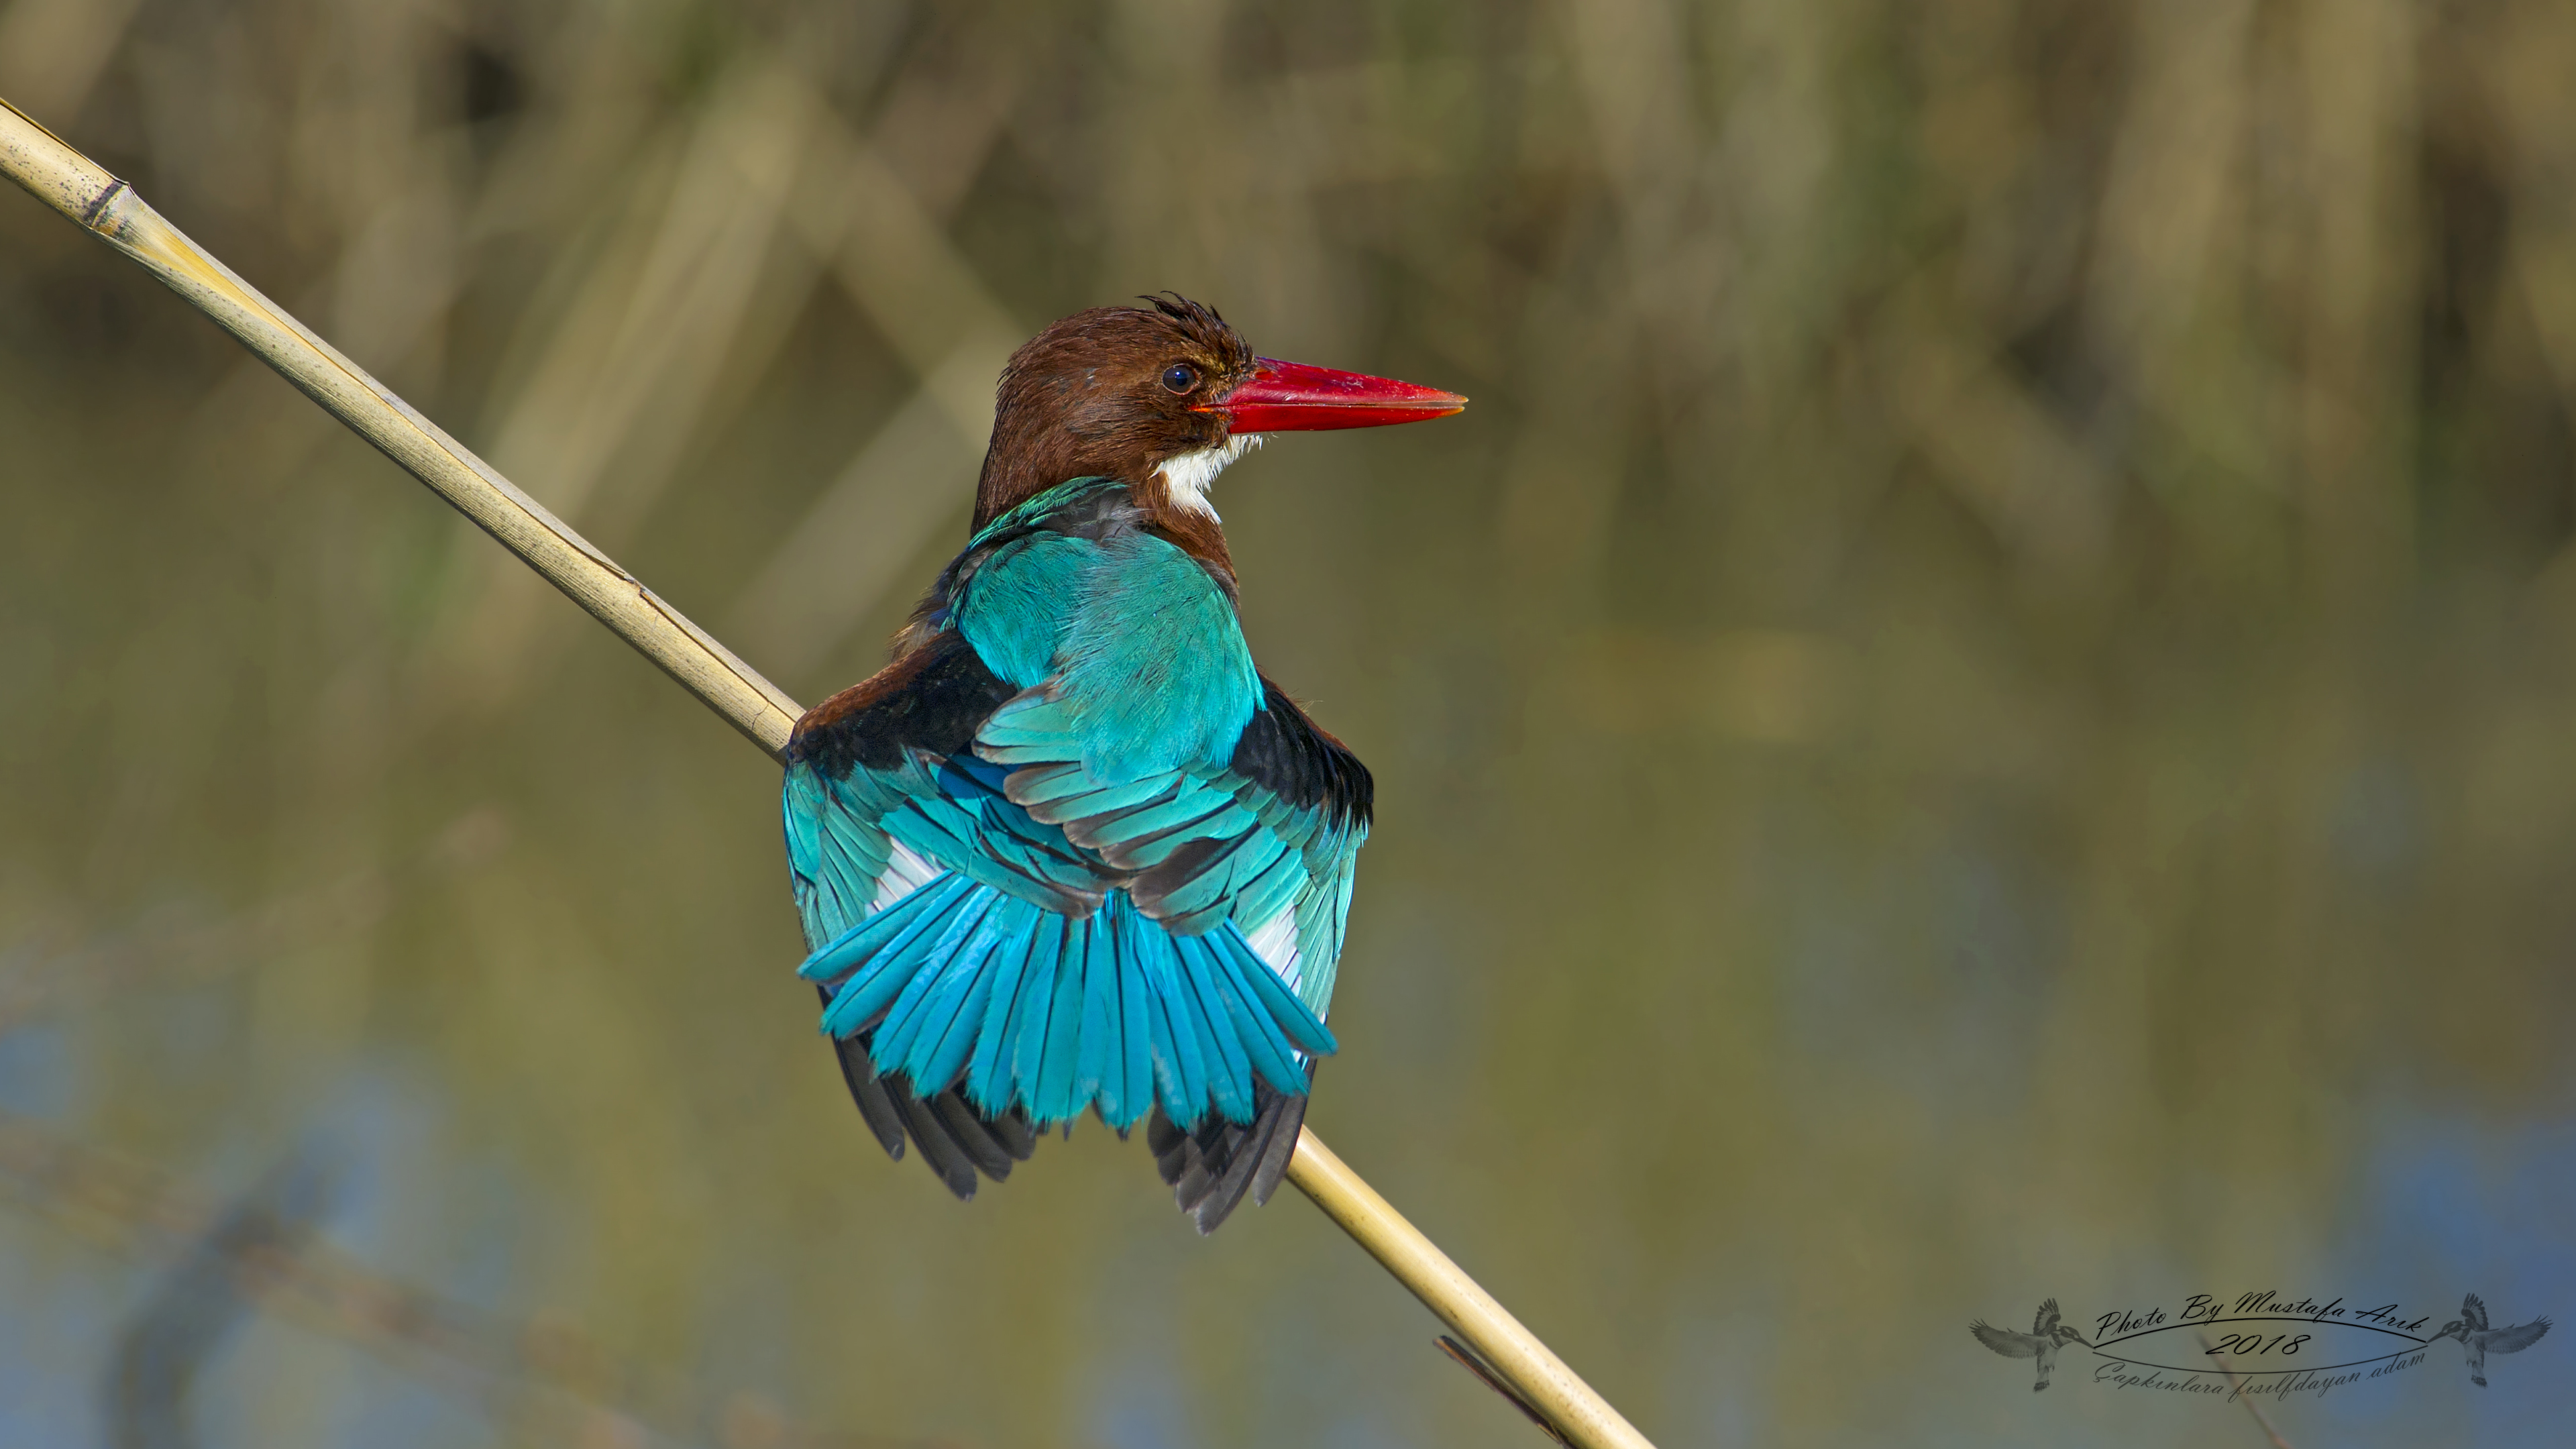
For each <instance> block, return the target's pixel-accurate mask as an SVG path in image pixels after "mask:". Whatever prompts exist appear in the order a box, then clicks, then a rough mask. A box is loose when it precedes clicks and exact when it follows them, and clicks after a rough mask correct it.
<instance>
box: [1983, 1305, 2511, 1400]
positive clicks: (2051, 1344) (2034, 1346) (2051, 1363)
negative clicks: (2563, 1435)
mask: <svg viewBox="0 0 2576 1449" xmlns="http://www.w3.org/2000/svg"><path fill="white" fill-rule="evenodd" d="M1968 1331H1969V1332H1970V1333H1973V1334H1975V1335H1976V1336H1977V1342H1979V1343H1982V1344H1984V1345H1985V1346H1986V1347H1988V1348H1991V1349H1993V1350H1994V1351H1995V1352H1997V1353H1999V1354H2002V1355H2003V1356H2004V1357H2006V1358H2035V1359H2038V1360H2039V1382H2038V1383H2035V1384H2033V1385H2031V1386H2030V1388H2031V1392H2032V1393H2037V1392H2039V1391H2040V1390H2041V1389H2044V1388H2047V1387H2048V1374H2049V1371H2050V1370H2051V1369H2054V1368H2056V1367H2057V1351H2058V1350H2059V1349H2060V1348H2063V1347H2065V1346H2066V1345H2067V1344H2070V1343H2080V1344H2083V1345H2084V1346H2085V1347H2086V1348H2091V1347H2092V1346H2093V1344H2092V1341H2091V1340H2089V1339H2087V1338H2086V1337H2085V1336H2084V1335H2083V1334H2080V1333H2077V1332H2076V1331H2075V1330H2074V1328H2072V1327H2071V1326H2069V1325H2067V1324H2064V1323H2061V1322H2059V1321H2058V1316H2057V1300H2056V1299H2054V1298H2051V1299H2049V1300H2048V1301H2047V1302H2045V1303H2043V1304H2041V1305H2039V1317H2038V1319H2037V1320H2036V1321H2035V1322H2033V1323H2032V1324H2031V1326H2030V1332H2028V1333H2014V1332H2013V1331H2011V1330H2010V1329H2004V1328H1997V1327H1995V1326H1994V1325H1992V1324H1990V1323H1988V1322H1986V1321H1985V1320H1984V1319H1982V1318H1981V1319H1978V1320H1977V1321H1976V1322H1974V1323H1971V1324H1969V1325H1968ZM2534 1336H2535V1337H2537V1335H2534ZM2516 1347H2520V1345H2519V1344H2517V1345H2516Z"/></svg>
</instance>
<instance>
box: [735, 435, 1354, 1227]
mask: <svg viewBox="0 0 2576 1449" xmlns="http://www.w3.org/2000/svg"><path fill="white" fill-rule="evenodd" d="M1155 521H1156V520H1155V515H1154V513H1153V511H1152V510H1151V509H1150V508H1148V507H1147V506H1145V503H1144V502H1143V501H1142V500H1140V499H1139V498H1138V497H1137V490H1136V489H1135V488H1134V487H1133V486H1131V485H1129V484H1126V483H1123V482H1120V481H1118V480H1114V479H1107V478H1086V479H1077V480H1074V481H1072V482H1070V483H1066V484H1063V485H1060V486H1057V487H1055V488H1051V489H1048V490H1046V491H1045V492H1043V493H1041V494H1040V495H1038V496H1037V497H1034V498H1031V499H1029V500H1027V501H1026V502H1024V503H1022V504H1020V505H1019V506H1017V507H1014V508H1012V509H1011V510H1009V511H1008V512H1007V513H1005V514H1003V515H1002V516H1001V517H999V518H996V519H995V520H993V521H992V522H991V523H990V524H988V525H987V526H986V527H984V528H983V529H981V530H979V531H978V532H977V534H976V536H975V537H974V539H973V540H972V541H971V542H970V543H969V545H968V547H967V549H966V550H965V552H963V553H961V554H960V555H959V556H958V558H957V560H956V561H955V562H954V563H952V564H951V565H950V566H949V568H948V569H947V570H946V571H945V572H944V573H943V574H942V576H941V579H940V582H939V584H938V586H937V587H936V588H934V590H933V591H932V594H931V597H930V598H929V600H927V601H926V602H925V605H924V608H923V610H922V611H921V614H920V616H919V618H918V620H917V623H916V626H915V628H914V630H913V631H912V633H911V635H910V638H911V640H912V643H911V647H910V648H909V649H908V650H907V652H905V653H904V654H903V655H902V657H900V658H898V659H897V660H896V661H895V662H894V663H893V664H891V665H889V666H888V667H887V669H885V670H884V671H882V672H880V673H879V674H878V675H877V676H875V677H874V678H872V679H870V680H868V681H866V682H865V683H862V684H860V685H858V686H856V687H854V688H853V689H851V690H848V691H845V692H844V693H843V694H841V695H838V696H835V697H834V698H833V699H832V700H830V701H827V702H826V703H825V704H824V705H822V706H821V707H819V708H817V709H816V710H814V711H813V712H812V713H810V714H808V715H807V716H806V717H805V719H804V720H802V721H800V722H799V724H798V727H797V730H796V734H795V736H794V738H793V740H792V741H791V743H790V745H789V752H788V754H789V764H788V772H787V780H786V787H785V793H784V796H783V814H784V817H785V825H786V833H787V842H788V855H789V862H790V867H791V872H792V875H793V879H794V883H795V888H796V899H797V906H798V910H799V913H800V916H801V917H802V919H803V924H804V928H805V935H806V943H807V947H808V951H809V954H808V957H807V959H806V962H805V964H804V966H803V967H802V968H801V974H803V975H804V976H806V977H807V978H808V979H809V980H812V981H814V982H816V983H817V984H818V986H820V987H821V988H823V991H824V995H825V1000H826V1008H825V1012H824V1026H825V1028H826V1029H827V1030H828V1031H829V1032H830V1033H831V1034H832V1035H833V1036H834V1038H835V1040H836V1042H838V1043H839V1045H840V1048H841V1052H842V1060H843V1065H844V1068H845V1071H846V1073H847V1074H848V1076H849V1078H850V1084H851V1088H852V1092H853V1095H854V1096H856V1097H857V1098H858V1101H859V1105H860V1108H861V1110H862V1113H863V1114H864V1115H865V1116H866V1117H867V1118H868V1120H869V1122H870V1124H871V1126H872V1127H873V1128H874V1129H875V1131H876V1132H877V1135H878V1136H879V1138H880V1140H881V1141H883V1142H884V1143H885V1144H886V1146H887V1147H888V1150H889V1151H892V1152H896V1153H898V1154H899V1153H900V1151H901V1149H902V1146H903V1143H904V1140H905V1139H906V1137H907V1136H908V1137H909V1138H910V1139H911V1140H913V1141H915V1142H917V1143H920V1144H921V1147H922V1151H923V1153H924V1154H925V1156H929V1157H931V1158H932V1166H933V1168H934V1169H935V1170H937V1171H938V1172H939V1173H940V1175H941V1177H942V1178H943V1180H945V1181H946V1182H947V1183H948V1184H949V1186H950V1187H951V1188H952V1189H955V1190H957V1191H959V1192H960V1194H961V1195H965V1194H967V1193H971V1191H972V1189H973V1185H974V1180H975V1175H976V1173H977V1172H978V1171H982V1172H983V1173H985V1175H988V1176H995V1177H999V1176H1001V1175H1002V1174H1003V1173H1006V1172H1007V1171H1008V1170H1009V1166H1010V1164H1011V1163H1012V1162H1014V1161H1017V1160H1020V1159H1022V1158H1024V1157H1025V1156H1026V1155H1027V1149H1028V1148H1030V1147H1031V1146H1033V1145H1034V1141H1035V1135H1036V1133H1038V1132H1040V1131H1043V1130H1044V1129H1045V1128H1046V1127H1047V1126H1048V1125H1050V1124H1052V1123H1055V1122H1060V1121H1066V1120H1069V1119H1070V1118H1072V1117H1074V1116H1076V1115H1078V1114H1080V1113H1081V1112H1083V1111H1086V1110H1089V1111H1096V1112H1097V1113H1098V1114H1099V1115H1100V1116H1101V1117H1102V1118H1103V1119H1104V1120H1106V1121H1107V1122H1108V1123H1109V1124H1110V1125H1111V1126H1113V1127H1116V1128H1118V1129H1119V1130H1120V1131H1122V1132H1123V1131H1125V1130H1126V1129H1127V1128H1129V1127H1130V1126H1132V1125H1133V1124H1134V1123H1135V1122H1136V1121H1138V1120H1139V1119H1141V1118H1143V1117H1144V1116H1146V1115H1147V1113H1148V1112H1153V1111H1159V1113H1160V1114H1161V1115H1162V1117H1163V1118H1166V1119H1168V1122H1166V1123H1163V1124H1159V1125H1158V1128H1157V1131H1156V1133H1155V1134H1154V1136H1155V1140H1156V1155H1157V1160H1158V1163H1160V1164H1162V1165H1163V1167H1164V1175H1165V1179H1166V1181H1169V1182H1173V1183H1174V1185H1175V1188H1176V1192H1177V1193H1178V1195H1179V1196H1180V1197H1181V1198H1182V1199H1183V1205H1184V1206H1185V1207H1196V1208H1197V1209H1198V1210H1199V1213H1200V1220H1201V1223H1202V1226H1203V1227H1212V1226H1213V1225H1214V1223H1213V1221H1212V1220H1211V1215H1210V1211H1209V1209H1210V1208H1211V1207H1213V1208H1214V1209H1215V1211H1214V1213H1213V1217H1214V1218H1217V1219H1221V1218H1222V1216H1223V1212H1224V1210H1226V1209H1230V1208H1231V1207H1232V1205H1233V1203H1234V1202H1235V1201H1237V1200H1239V1199H1240V1197H1241V1196H1243V1195H1244V1193H1245V1192H1246V1191H1247V1190H1249V1191H1252V1192H1253V1193H1254V1195H1256V1196H1260V1197H1266V1196H1267V1194H1268V1186H1269V1184H1271V1183H1275V1181H1276V1180H1277V1171H1278V1169H1280V1168H1283V1167H1284V1165H1285V1162H1286V1154H1285V1151H1284V1150H1282V1149H1281V1148H1280V1146H1279V1144H1280V1141H1281V1135H1282V1132H1283V1130H1284V1133H1285V1137H1286V1139H1287V1140H1288V1142H1289V1143H1291V1144H1292V1145H1293V1140H1294V1137H1295V1122H1294V1120H1293V1117H1294V1116H1295V1115H1296V1114H1301V1113H1302V1110H1303V1097H1304V1093H1305V1091H1306V1087H1307V1083H1308V1080H1309V1072H1310V1070H1311V1063H1312V1059H1313V1058H1314V1057H1316V1056H1320V1055H1325V1054H1329V1053H1330V1052H1332V1051H1333V1050H1334V1049H1335V1043H1334V1040H1333V1037H1332V1035H1331V1033H1330V1031H1329V1030H1328V1029H1326V1028H1325V1026H1324V1025H1323V1018H1324V1016H1325V1014H1326V1012H1327V1010H1328V1009H1329V1006H1330V1003H1331V996H1332V986H1333V976H1334V965H1335V963H1336V962H1337V960H1338V958H1339V956H1340V952H1341V940H1342V930H1343V921H1344V918H1345V916H1346V914H1347V911H1348V908H1349V901H1350V883H1351V873H1352V866H1353V861H1354V857H1355V855H1356V853H1357V851H1358V848H1359V845H1360V843H1361V841H1362V840H1363V839H1364V838H1365V837H1366V835H1367V830H1368V820H1369V808H1370V782H1369V778H1368V773H1367V771H1366V770H1365V769H1364V768H1363V767H1361V766H1360V764H1359V762H1358V761H1357V760H1356V759H1355V758H1353V757H1352V756H1351V755H1350V753H1349V752H1348V751H1347V750H1345V749H1343V748H1342V747H1341V745H1340V744H1339V742H1338V741H1335V740H1333V739H1332V737H1331V736H1330V735H1328V734H1325V733H1324V732H1323V731H1322V730H1320V729H1319V728H1317V727H1316V726H1315V725H1314V723H1313V722H1312V721H1311V720H1310V719H1308V718H1307V717H1306V716H1305V714H1304V712H1303V711H1302V710H1300V709H1299V708H1298V707H1297V705H1296V704H1295V703H1294V702H1292V701H1290V700H1289V699H1288V698H1287V697H1286V696H1285V695H1284V694H1282V693H1281V692H1280V691H1279V690H1278V689H1277V688H1276V687H1275V686H1272V685H1270V684H1269V682H1268V681H1266V680H1264V679H1263V678H1262V677H1261V676H1260V674H1259V673H1258V671H1257V670H1256V669H1255V668H1254V666H1253V662H1252V656H1251V652H1250V650H1249V649H1248V648H1247V647H1246V645H1245V643H1244V640H1243V635H1242V630H1241V627H1240V625H1239V624H1238V622H1237V621H1236V617H1235V612H1234V602H1233V597H1232V592H1231V578H1230V575H1224V574H1220V573H1219V572H1217V571H1216V570H1214V569H1211V568H1210V567H1208V566H1206V565H1205V564H1204V563H1203V561H1202V560H1200V559H1199V558H1197V557H1194V556H1193V555H1192V553H1191V552H1189V551H1188V550H1187V549H1186V548H1185V547H1183V546H1182V545H1181V544H1179V543H1176V542H1174V541H1173V540H1172V539H1170V538H1168V537H1166V536H1164V535H1163V534H1162V533H1161V532H1160V531H1159V530H1158V529H1157V528H1156V527H1155ZM1274 1159H1275V1161H1274ZM1229 1173H1231V1174H1232V1176H1231V1177H1229V1176H1228V1174H1229ZM1255 1178H1266V1180H1265V1181H1258V1182H1256V1181H1254V1179H1255ZM1193 1194H1195V1199H1194V1198H1193Z"/></svg>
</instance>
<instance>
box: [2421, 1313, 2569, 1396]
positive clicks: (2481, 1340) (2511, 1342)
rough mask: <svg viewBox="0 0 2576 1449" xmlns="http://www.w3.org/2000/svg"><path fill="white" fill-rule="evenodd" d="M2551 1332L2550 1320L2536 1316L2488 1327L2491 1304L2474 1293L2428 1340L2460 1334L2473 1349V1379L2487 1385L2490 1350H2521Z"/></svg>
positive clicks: (2470, 1365) (2471, 1349)
mask: <svg viewBox="0 0 2576 1449" xmlns="http://www.w3.org/2000/svg"><path fill="white" fill-rule="evenodd" d="M2547 1332H2549V1320H2548V1319H2547V1318H2545V1317H2543V1318H2535V1319H2533V1320H2531V1321H2530V1322H2529V1323H2517V1324H2514V1325H2512V1326H2511V1327H2508V1328H2489V1327H2487V1306H2486V1304H2485V1303H2484V1302H2482V1301H2480V1299H2479V1298H2478V1295H2476V1294H2475V1293H2472V1294H2470V1295H2469V1296H2468V1297H2466V1298H2464V1299H2462V1300H2461V1301H2460V1316H2459V1317H2457V1318H2455V1319H2452V1320H2451V1321H2450V1322H2448V1323H2445V1324H2443V1325H2442V1331H2441V1332H2439V1333H2436V1334H2434V1335H2433V1336H2432V1337H2431V1338H2428V1339H2426V1340H2424V1342H2425V1343H2427V1344H2431V1343H2434V1342H2437V1341H2439V1340H2441V1339H2445V1338H2456V1339H2458V1340H2459V1341H2460V1347H2462V1348H2464V1349H2467V1350H2468V1353H2469V1382H2470V1383H2473V1384H2476V1385H2477V1386H2478V1387H2479V1388H2482V1389H2483V1388H2485V1387H2486V1386H2487V1355H2488V1354H2489V1353H2520V1352H2522V1351H2523V1350H2524V1349H2526V1348H2529V1347H2531V1346H2532V1345H2533V1344H2535V1343H2538V1342H2540V1338H2541V1335H2543V1334H2545V1333H2547Z"/></svg>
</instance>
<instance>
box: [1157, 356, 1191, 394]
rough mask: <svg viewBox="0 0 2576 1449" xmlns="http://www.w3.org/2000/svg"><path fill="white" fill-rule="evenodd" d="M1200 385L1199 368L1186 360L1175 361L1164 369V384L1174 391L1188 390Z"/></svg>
mask: <svg viewBox="0 0 2576 1449" xmlns="http://www.w3.org/2000/svg"><path fill="white" fill-rule="evenodd" d="M1198 385H1199V370H1198V369H1197V368H1195V367H1192V366H1190V365H1189V364H1188V363H1186V362H1175V363H1173V364H1172V365H1171V366H1169V367H1167V368H1164V369H1163V386H1165V387H1168V388H1170V389H1171V390H1172V391H1174V392H1188V391H1189V390H1190V389H1191V388H1194V387H1196V386H1198Z"/></svg>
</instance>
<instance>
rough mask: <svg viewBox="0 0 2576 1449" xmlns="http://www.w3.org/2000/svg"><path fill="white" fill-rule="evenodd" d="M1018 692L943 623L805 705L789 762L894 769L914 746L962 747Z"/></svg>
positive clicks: (824, 768)
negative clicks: (884, 662) (900, 651)
mask: <svg viewBox="0 0 2576 1449" xmlns="http://www.w3.org/2000/svg"><path fill="white" fill-rule="evenodd" d="M1013 693H1014V691H1013V689H1012V688H1011V686H1010V685H1009V684H1007V683H1005V682H1004V681H1003V680H1002V679H1001V678H1000V677H999V676H997V675H995V674H994V673H993V671H992V669H991V668H990V667H989V666H987V665H986V664H985V663H984V661H983V659H982V658H981V657H980V656H979V655H978V654H977V653H976V651H975V649H974V648H973V647H972V645H970V644H969V643H968V642H967V640H966V639H965V637H964V636H963V635H961V634H959V633H957V632H956V631H954V630H941V631H939V632H936V633H933V634H930V635H928V636H927V637H925V638H924V639H922V640H921V641H920V642H919V643H918V644H916V645H915V646H914V647H912V648H910V649H908V650H906V651H905V652H904V653H903V654H901V655H900V656H898V657H897V658H896V659H895V660H894V661H893V662H892V663H890V664H888V665H886V667H885V668H883V669H880V670H878V671H877V672H876V673H874V674H872V675H870V676H868V677H867V678H866V679H863V680H861V681H859V682H858V683H857V684H854V685H851V686H850V687H849V688H847V689H845V690H842V691H841V692H840V693H838V694H835V695H833V696H832V697H831V698H829V699H827V700H825V701H823V702H822V703H821V704H818V705H816V706H814V708H812V709H810V710H808V711H806V712H805V716H804V717H803V718H802V719H799V720H798V721H797V722H796V728H795V730H794V732H793V733H791V734H790V735H789V736H788V740H787V763H788V765H789V766H790V767H791V768H793V767H795V766H798V765H805V766H810V767H811V768H814V769H816V770H819V771H820V772H821V773H822V774H823V775H824V776H826V777H827V778H831V779H840V778H842V777H844V776H847V775H848V774H849V773H850V771H851V770H852V768H854V767H856V766H860V765H865V766H867V767H868V768H870V769H875V770H890V769H893V768H895V767H896V766H897V765H899V764H900V763H901V762H902V761H903V759H904V756H905V753H906V752H907V751H908V750H919V751H922V752H924V753H926V754H928V755H930V756H931V757H933V758H936V759H945V758H948V757H949V756H952V755H959V754H964V753H965V752H966V751H967V750H968V748H969V747H970V746H971V745H972V744H973V742H974V739H975V731H976V729H977V728H978V727H979V726H981V725H982V724H983V723H984V721H985V720H986V719H988V718H990V717H991V716H992V713H993V711H994V710H996V709H998V708H1000V707H1001V705H1002V704H1003V702H1004V701H1006V700H1008V699H1009V698H1010V697H1011V695H1012V694H1013Z"/></svg>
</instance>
